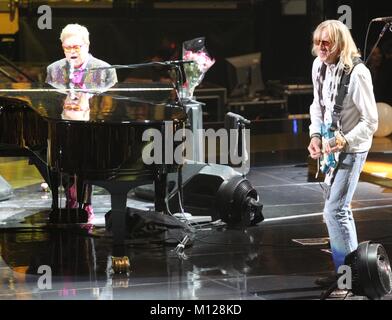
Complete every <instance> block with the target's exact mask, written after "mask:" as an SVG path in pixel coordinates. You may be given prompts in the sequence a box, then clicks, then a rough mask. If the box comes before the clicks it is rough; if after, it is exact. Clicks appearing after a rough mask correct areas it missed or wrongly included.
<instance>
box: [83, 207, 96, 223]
mask: <svg viewBox="0 0 392 320" xmlns="http://www.w3.org/2000/svg"><path fill="white" fill-rule="evenodd" d="M83 209H84V210H85V211H86V212H87V217H88V218H87V223H92V221H93V219H94V218H95V214H94V209H93V206H92V205H91V204H84V205H83Z"/></svg>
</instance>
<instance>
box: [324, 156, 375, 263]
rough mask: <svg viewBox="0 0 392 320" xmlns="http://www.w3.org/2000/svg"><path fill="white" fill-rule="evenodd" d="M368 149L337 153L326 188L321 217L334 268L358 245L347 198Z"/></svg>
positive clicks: (350, 194)
mask: <svg viewBox="0 0 392 320" xmlns="http://www.w3.org/2000/svg"><path fill="white" fill-rule="evenodd" d="M367 154H368V152H360V153H341V154H340V156H339V164H338V167H337V169H336V170H335V177H334V179H333V181H332V184H331V186H329V187H328V189H327V194H326V200H325V205H324V220H325V222H326V224H327V228H328V234H329V239H330V243H331V250H332V258H333V262H334V264H335V271H337V270H338V268H339V266H341V265H343V264H344V259H345V257H346V255H348V254H349V253H351V252H352V251H354V250H356V249H357V247H358V240H357V231H356V229H355V222H354V217H353V213H352V211H351V200H352V198H353V196H354V192H355V189H356V187H357V185H358V181H359V176H360V173H361V171H362V168H363V165H364V164H365V161H366V157H367Z"/></svg>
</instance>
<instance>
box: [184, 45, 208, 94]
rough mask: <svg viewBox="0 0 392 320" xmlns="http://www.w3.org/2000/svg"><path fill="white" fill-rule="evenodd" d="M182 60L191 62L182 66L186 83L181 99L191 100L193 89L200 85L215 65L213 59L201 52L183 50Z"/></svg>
mask: <svg viewBox="0 0 392 320" xmlns="http://www.w3.org/2000/svg"><path fill="white" fill-rule="evenodd" d="M183 60H185V61H193V62H191V63H185V64H184V72H185V76H186V82H185V83H184V85H183V88H182V89H183V92H182V98H188V99H192V97H193V92H194V90H195V88H196V87H197V86H198V85H199V84H200V83H201V81H202V80H203V78H204V75H205V74H206V72H207V71H208V69H210V68H211V67H212V65H213V64H214V63H215V59H212V58H211V57H210V56H209V55H208V54H207V52H205V51H203V50H199V51H192V50H185V51H184V54H183Z"/></svg>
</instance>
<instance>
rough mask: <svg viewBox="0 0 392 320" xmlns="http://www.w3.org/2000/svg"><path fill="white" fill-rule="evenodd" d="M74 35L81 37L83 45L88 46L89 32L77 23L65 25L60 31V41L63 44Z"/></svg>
mask: <svg viewBox="0 0 392 320" xmlns="http://www.w3.org/2000/svg"><path fill="white" fill-rule="evenodd" d="M75 35H76V36H80V37H82V39H83V41H84V43H86V44H90V39H89V32H88V30H87V28H86V27H85V26H81V25H80V24H77V23H74V24H68V25H66V26H65V27H64V29H63V30H62V31H61V34H60V40H61V42H63V41H64V40H65V39H66V38H68V37H70V36H75Z"/></svg>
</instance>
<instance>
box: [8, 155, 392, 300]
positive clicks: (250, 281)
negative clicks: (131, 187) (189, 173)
mask: <svg viewBox="0 0 392 320" xmlns="http://www.w3.org/2000/svg"><path fill="white" fill-rule="evenodd" d="M301 157H303V159H306V154H305V153H303V152H302V153H301ZM301 157H299V158H301ZM291 159H294V158H291ZM5 161H6V160H3V162H2V163H1V164H0V165H5V164H6V162H5ZM7 161H9V163H8V165H9V166H15V167H14V170H15V171H14V178H13V179H10V182H11V183H13V182H14V183H15V184H13V185H14V188H15V190H14V196H13V197H12V198H11V199H9V200H6V201H1V202H0V254H1V256H0V280H1V281H0V299H3V300H4V299H55V300H58V299H60V300H62V299H89V300H90V299H91V300H100V299H102V300H107V299H129V300H156V299H157V300H188V299H190V300H193V299H195V300H264V299H266V300H270V299H282V300H287V299H319V298H320V294H321V292H322V291H321V290H320V288H319V287H317V286H316V285H315V284H314V280H315V279H316V278H317V277H319V276H321V275H325V274H326V273H328V272H329V271H332V270H333V266H332V262H331V256H330V253H329V251H328V249H329V247H328V239H326V238H327V237H328V235H327V230H326V227H325V224H324V223H323V221H322V215H321V211H322V205H323V191H322V188H321V186H320V184H319V183H318V182H308V168H307V164H306V163H304V162H301V161H296V160H295V159H294V160H292V161H288V162H287V163H282V162H280V163H279V162H276V163H275V164H276V165H274V166H271V165H263V166H254V167H253V168H252V169H251V172H250V174H249V176H248V177H249V179H250V181H251V182H252V184H253V186H255V187H256V189H257V190H258V192H259V194H260V196H261V201H262V203H263V204H264V209H263V214H264V217H265V220H264V221H263V222H262V223H260V224H259V225H257V226H254V227H250V228H248V229H247V230H229V229H226V228H224V227H222V226H221V225H217V224H209V225H208V224H206V225H195V226H194V232H193V233H192V234H191V238H192V244H191V245H190V246H187V247H186V248H185V249H184V251H183V252H182V253H181V254H177V253H176V251H175V250H174V249H175V248H176V246H177V244H178V243H179V241H181V239H182V235H181V234H180V233H178V232H168V233H164V236H163V237H161V238H159V240H157V238H156V237H155V236H153V235H152V236H151V237H149V236H148V232H149V231H146V234H145V236H144V237H141V238H138V239H134V240H131V241H129V243H128V245H127V248H126V255H127V256H128V257H129V259H130V273H129V275H115V274H112V273H111V258H110V257H111V255H112V250H113V248H112V242H111V237H110V234H108V233H107V232H105V229H104V215H105V213H106V212H107V211H108V210H109V207H110V199H109V196H108V194H107V193H106V192H104V190H103V189H100V188H95V189H94V196H93V205H94V209H95V214H96V217H95V219H94V221H93V225H86V224H79V225H78V224H69V225H66V224H63V225H58V224H48V221H47V209H48V208H49V207H50V204H51V201H50V194H49V193H45V192H42V191H41V190H40V180H39V177H38V176H37V175H36V173H34V172H33V171H34V170H33V169H32V167H31V166H28V165H27V163H26V162H25V160H23V159H9V160H7ZM18 166H19V167H18ZM16 167H18V168H17V169H15V168H16ZM0 168H1V166H0ZM3 172H4V171H3ZM3 172H2V171H0V174H2V175H3V176H4V174H3ZM7 172H8V171H7ZM21 172H22V173H21ZM354 199H355V200H354V201H353V203H352V206H353V211H354V215H355V219H356V225H357V230H358V237H359V241H365V240H373V241H376V242H379V243H382V244H383V245H384V247H385V248H386V250H387V252H388V253H389V255H390V256H392V189H390V188H388V187H385V186H384V187H383V186H379V185H376V184H373V183H369V182H365V181H361V182H360V184H359V187H358V190H357V193H356V195H355V198H354ZM128 206H129V207H138V208H140V209H144V210H148V209H149V208H151V204H149V203H147V202H142V201H136V200H134V199H132V197H131V195H130V197H129V199H128ZM150 231H151V234H153V232H154V230H150ZM304 239H305V240H304ZM306 239H307V240H308V241H306ZM307 242H311V244H310V245H309V244H307ZM312 242H313V243H312ZM50 273H51V276H52V277H51V282H50V281H49V280H48V279H49V278H42V276H44V275H50ZM342 298H343V297H340V298H339V299H342ZM391 298H392V296H385V297H384V299H391ZM346 299H366V298H364V297H358V296H350V295H349V296H348V297H346Z"/></svg>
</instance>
